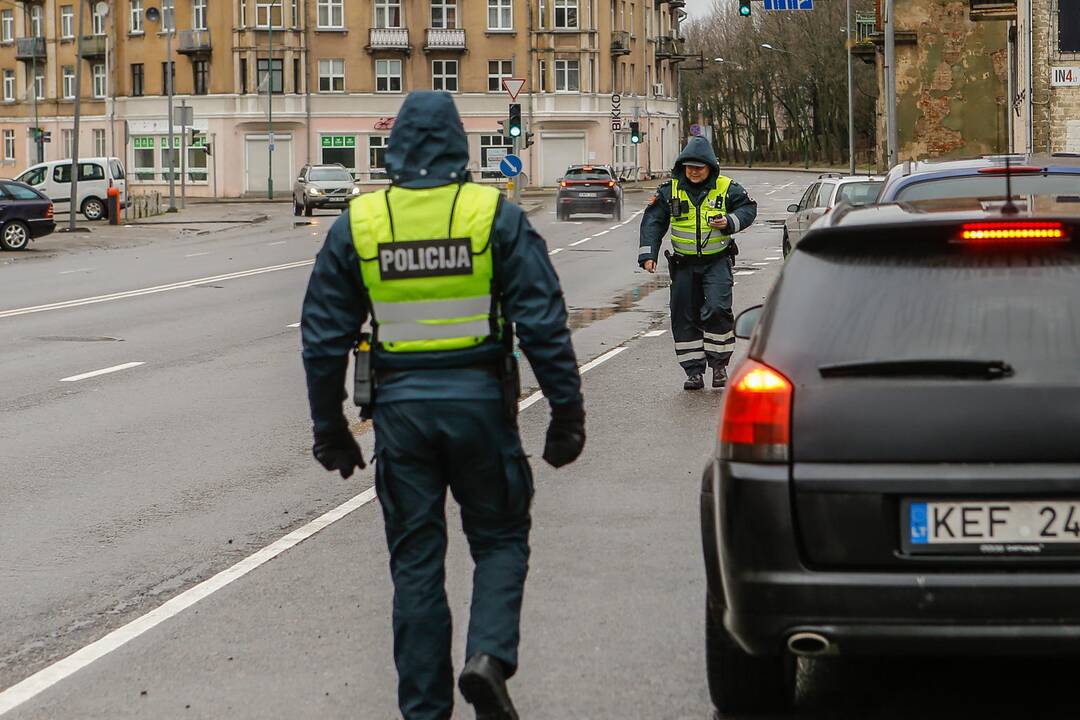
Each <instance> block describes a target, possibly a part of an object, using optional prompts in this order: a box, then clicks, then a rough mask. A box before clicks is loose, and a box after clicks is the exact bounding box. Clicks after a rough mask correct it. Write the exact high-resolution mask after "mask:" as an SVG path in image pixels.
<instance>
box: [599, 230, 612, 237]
mask: <svg viewBox="0 0 1080 720" xmlns="http://www.w3.org/2000/svg"><path fill="white" fill-rule="evenodd" d="M609 232H611V231H610V230H601V231H600V232H598V233H596V237H600V236H601V235H607V234H608V233H609Z"/></svg>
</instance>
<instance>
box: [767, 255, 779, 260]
mask: <svg viewBox="0 0 1080 720" xmlns="http://www.w3.org/2000/svg"><path fill="white" fill-rule="evenodd" d="M765 259H766V260H781V259H782V258H781V257H780V256H779V255H777V256H776V257H767V258H765Z"/></svg>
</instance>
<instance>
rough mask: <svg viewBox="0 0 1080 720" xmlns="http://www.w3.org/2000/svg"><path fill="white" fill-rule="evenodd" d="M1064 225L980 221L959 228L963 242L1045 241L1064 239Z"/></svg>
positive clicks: (1057, 223)
mask: <svg viewBox="0 0 1080 720" xmlns="http://www.w3.org/2000/svg"><path fill="white" fill-rule="evenodd" d="M1065 239H1066V237H1065V226H1064V225H1062V224H1061V223H1059V222H982V223H967V224H965V225H964V226H963V227H962V228H960V241H961V242H965V243H1006V244H1007V243H1012V242H1047V241H1055V240H1057V241H1060V240H1065Z"/></svg>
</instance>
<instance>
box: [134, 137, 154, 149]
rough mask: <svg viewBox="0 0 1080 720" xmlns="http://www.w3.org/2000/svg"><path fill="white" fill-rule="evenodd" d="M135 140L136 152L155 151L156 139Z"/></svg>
mask: <svg viewBox="0 0 1080 720" xmlns="http://www.w3.org/2000/svg"><path fill="white" fill-rule="evenodd" d="M133 140H134V142H135V149H136V150H153V149H154V138H152V137H137V138H133Z"/></svg>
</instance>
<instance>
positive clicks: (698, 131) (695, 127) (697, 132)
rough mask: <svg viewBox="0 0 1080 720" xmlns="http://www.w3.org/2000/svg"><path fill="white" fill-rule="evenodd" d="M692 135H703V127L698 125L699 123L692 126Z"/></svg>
mask: <svg viewBox="0 0 1080 720" xmlns="http://www.w3.org/2000/svg"><path fill="white" fill-rule="evenodd" d="M690 134H691V135H693V136H695V137H696V136H698V135H701V126H700V125H698V124H697V123H694V124H693V125H691V126H690Z"/></svg>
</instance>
